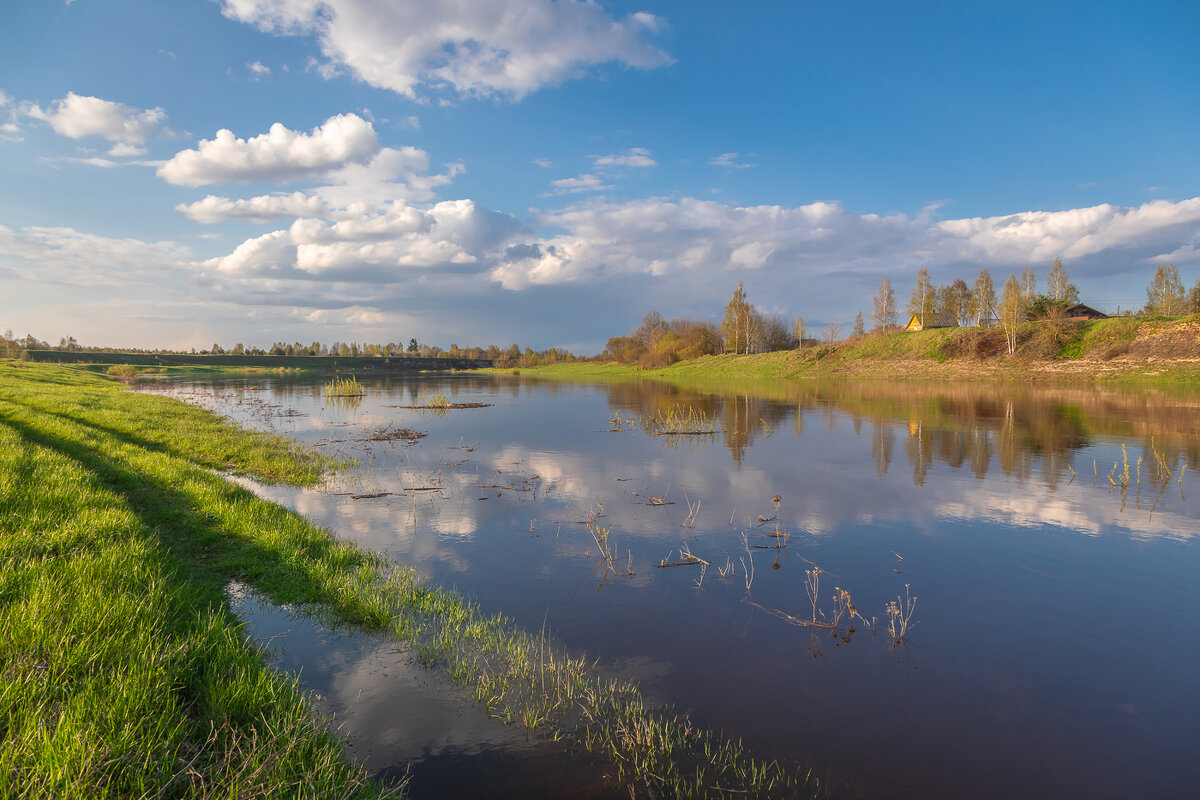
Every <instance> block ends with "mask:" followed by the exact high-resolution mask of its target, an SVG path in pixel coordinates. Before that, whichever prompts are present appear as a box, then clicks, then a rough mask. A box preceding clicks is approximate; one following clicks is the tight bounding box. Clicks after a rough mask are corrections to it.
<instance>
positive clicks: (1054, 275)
mask: <svg viewBox="0 0 1200 800" xmlns="http://www.w3.org/2000/svg"><path fill="white" fill-rule="evenodd" d="M1046 294H1048V295H1050V297H1051V299H1053V300H1055V301H1057V302H1059V303H1061V304H1063V306H1064V307H1065V306H1069V305H1071V304H1072V303H1078V302H1079V288H1078V287H1077V286H1076V285H1075V284H1073V283H1071V276H1070V275H1068V274H1067V269H1066V267H1064V266H1063V263H1062V259H1061V258H1056V259H1054V266H1052V267H1051V268H1050V271H1049V272H1047V273H1046Z"/></svg>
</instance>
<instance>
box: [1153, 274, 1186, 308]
mask: <svg viewBox="0 0 1200 800" xmlns="http://www.w3.org/2000/svg"><path fill="white" fill-rule="evenodd" d="M1146 313H1147V314H1158V315H1160V316H1164V317H1177V316H1179V315H1180V314H1186V313H1187V298H1186V296H1185V295H1184V292H1183V282H1182V281H1181V280H1179V270H1178V269H1176V268H1175V265H1174V264H1159V265H1158V269H1157V270H1155V271H1154V277H1153V278H1152V279H1151V280H1150V285H1149V286H1147V287H1146Z"/></svg>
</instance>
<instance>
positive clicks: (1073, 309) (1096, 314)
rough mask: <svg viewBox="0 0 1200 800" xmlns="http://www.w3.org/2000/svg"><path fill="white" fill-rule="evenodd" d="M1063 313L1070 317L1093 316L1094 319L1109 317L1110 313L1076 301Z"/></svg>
mask: <svg viewBox="0 0 1200 800" xmlns="http://www.w3.org/2000/svg"><path fill="white" fill-rule="evenodd" d="M1063 313H1064V314H1066V315H1067V316H1068V317H1091V318H1092V319H1107V318H1108V314H1105V313H1104V312H1103V311H1097V310H1096V309H1094V308H1092V307H1091V306H1086V305H1084V304H1083V303H1076V304H1075V305H1073V306H1067V307H1066V308H1065V309H1064V310H1063Z"/></svg>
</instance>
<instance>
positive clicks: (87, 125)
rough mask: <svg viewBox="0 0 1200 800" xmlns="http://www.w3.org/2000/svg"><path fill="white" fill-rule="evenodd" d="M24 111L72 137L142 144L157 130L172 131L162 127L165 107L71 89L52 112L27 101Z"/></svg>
mask: <svg viewBox="0 0 1200 800" xmlns="http://www.w3.org/2000/svg"><path fill="white" fill-rule="evenodd" d="M23 110H24V112H25V113H26V114H27V115H28V116H30V117H33V118H34V119H39V120H42V121H43V122H48V123H50V127H51V128H53V129H54V132H55V133H57V134H59V135H60V136H66V137H68V138H71V139H82V138H83V137H85V136H101V137H103V138H105V139H108V140H109V141H110V142H125V143H127V144H141V143H142V142H144V141H146V139H147V138H148V137H150V136H152V135H154V134H156V133H163V134H169V133H170V131H169V130H168V129H166V128H164V127H162V121H163V120H164V119H166V116H167V115H166V113H165V112H164V111H163V110H162V109H161V108H152V109H148V110H145V111H142V110H138V109H136V108H130V107H129V106H126V105H123V104H121V103H114V102H112V101H111V100H101V99H100V98H99V97H88V96H85V95H78V94H75V93H74V92H67V96H66V97H64V98H63V99H61V100H57V101H55V103H54V105H53V107H52V108H51V110H49V111H44V110H42V108H41V107H40V106H38V105H36V104H27V105H26V106H24V108H23Z"/></svg>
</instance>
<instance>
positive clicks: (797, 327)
mask: <svg viewBox="0 0 1200 800" xmlns="http://www.w3.org/2000/svg"><path fill="white" fill-rule="evenodd" d="M806 333H808V326H807V325H805V324H804V317H801V316H797V317H796V321H795V322H793V323H792V335H793V336H795V337H796V347H804V334H806Z"/></svg>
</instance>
